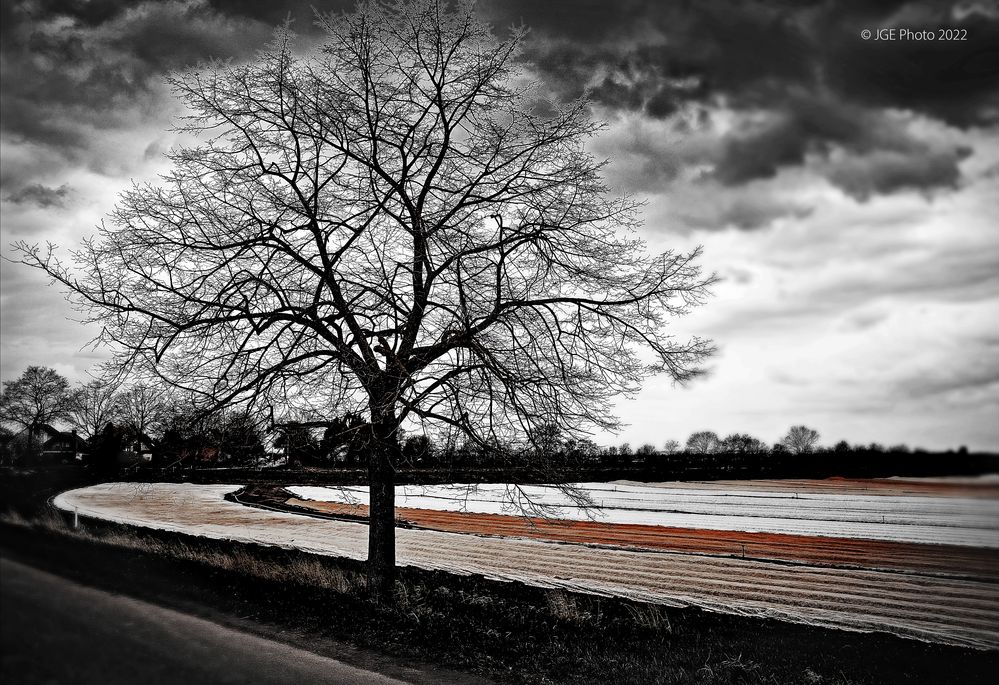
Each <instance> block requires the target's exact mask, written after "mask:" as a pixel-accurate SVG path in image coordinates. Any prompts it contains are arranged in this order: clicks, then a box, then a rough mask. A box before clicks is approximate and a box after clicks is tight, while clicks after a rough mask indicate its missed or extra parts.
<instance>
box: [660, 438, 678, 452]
mask: <svg viewBox="0 0 999 685" xmlns="http://www.w3.org/2000/svg"><path fill="white" fill-rule="evenodd" d="M679 451H680V443H679V442H678V441H676V440H673V439H672V438H671V439H669V440H667V441H666V442H664V443H663V454H676V453H677V452H679Z"/></svg>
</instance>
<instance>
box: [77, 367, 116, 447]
mask: <svg viewBox="0 0 999 685" xmlns="http://www.w3.org/2000/svg"><path fill="white" fill-rule="evenodd" d="M118 387H119V386H118V384H117V383H115V382H111V381H104V380H93V381H90V382H89V383H86V384H85V385H83V386H82V387H80V388H77V389H76V390H74V391H73V392H72V393H71V394H70V416H69V421H70V423H72V424H73V426H75V427H76V428H77V429H78V430H79V431H81V432H82V433H83V436H84V437H85V438H87V439H90V438H93V437H96V436H97V435H99V434H100V433H101V431H103V430H104V427H105V426H107V425H108V424H109V423H111V422H112V421H118V420H119V416H120V415H121V408H122V398H121V395H120V394H119V393H118Z"/></svg>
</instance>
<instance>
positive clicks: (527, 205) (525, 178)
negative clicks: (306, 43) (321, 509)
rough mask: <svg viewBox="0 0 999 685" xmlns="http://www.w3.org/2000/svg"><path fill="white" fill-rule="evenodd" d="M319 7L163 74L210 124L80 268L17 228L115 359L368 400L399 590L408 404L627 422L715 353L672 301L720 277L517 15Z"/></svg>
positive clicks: (259, 389)
mask: <svg viewBox="0 0 999 685" xmlns="http://www.w3.org/2000/svg"><path fill="white" fill-rule="evenodd" d="M321 23H322V26H323V28H324V29H325V30H326V34H327V35H326V39H325V43H324V44H323V45H322V46H321V47H320V48H319V49H318V50H317V51H316V52H314V53H312V54H310V55H308V56H307V57H304V58H299V57H296V55H294V54H293V53H292V50H291V37H290V36H289V35H287V34H283V33H282V34H279V36H278V38H277V40H276V41H275V43H274V44H272V45H271V46H269V47H267V48H265V49H264V50H263V51H262V52H260V53H259V54H258V55H257V57H256V59H255V60H253V61H252V62H250V63H249V64H230V63H218V64H211V65H206V66H204V67H203V68H201V69H198V70H196V71H193V72H190V73H188V74H186V75H180V76H177V77H176V78H174V79H172V81H171V85H172V86H173V88H174V91H175V92H176V93H177V94H178V95H179V96H180V97H181V98H183V100H184V102H185V103H186V104H187V106H188V108H189V111H190V112H191V114H190V116H189V117H188V119H187V120H186V124H185V126H184V128H185V130H187V131H189V132H192V133H201V134H204V135H206V136H208V137H207V139H206V140H205V141H204V142H203V143H202V144H200V145H199V146H198V147H194V148H188V149H179V150H174V151H172V152H171V153H170V155H169V156H170V159H171V160H172V161H173V163H174V168H173V171H172V172H171V173H170V174H168V175H167V176H166V177H165V178H164V181H163V183H162V184H160V185H156V186H154V185H141V186H136V187H134V188H133V189H132V190H130V191H129V192H127V193H125V194H124V195H123V196H122V197H121V200H120V203H119V205H118V207H117V209H116V210H115V212H114V214H113V215H112V216H111V219H110V222H109V223H110V225H107V226H104V227H102V228H101V231H100V237H99V239H97V240H94V241H91V242H87V243H86V244H85V245H84V247H83V248H82V250H81V251H80V252H79V253H78V255H77V260H76V270H75V271H71V270H68V269H67V268H64V267H63V266H62V265H61V264H59V262H58V261H57V260H56V259H55V258H54V257H53V255H52V252H51V251H44V250H41V249H39V248H38V247H37V246H31V245H28V244H23V243H22V244H21V245H20V252H21V255H22V259H23V261H24V262H25V263H28V264H30V265H33V266H36V267H40V268H42V269H44V270H45V271H47V272H48V273H49V274H50V275H51V276H52V277H54V278H55V279H57V280H58V281H60V282H61V283H62V284H63V285H65V286H66V287H67V288H68V289H69V290H70V292H71V293H72V294H74V295H75V300H76V302H77V303H78V304H79V305H81V306H82V307H83V308H84V309H85V310H86V311H88V312H89V314H90V317H91V318H92V319H93V320H98V321H100V322H101V324H102V325H103V338H104V339H105V340H106V341H108V342H111V343H114V344H115V345H117V346H118V349H119V350H121V351H120V353H119V354H118V355H117V357H116V363H117V364H118V365H119V366H121V367H122V368H126V369H128V370H129V371H130V372H131V373H133V374H138V375H139V376H140V377H145V378H156V379H160V380H161V381H162V382H163V383H164V384H165V385H167V386H168V387H178V388H186V389H189V390H191V391H192V392H194V393H195V395H196V396H197V397H199V398H200V401H199V407H200V408H201V409H202V410H203V411H211V410H212V409H214V408H217V407H222V406H225V405H230V404H243V405H258V406H262V407H267V406H269V405H277V404H285V403H290V404H295V405H297V406H299V407H300V408H303V409H304V410H309V411H313V412H314V413H315V415H316V416H317V417H328V416H330V415H331V413H333V409H334V408H335V409H336V413H343V412H348V411H351V412H362V411H363V412H364V413H365V414H366V415H367V416H369V417H370V420H369V426H370V431H371V441H370V444H371V445H372V446H373V449H372V451H371V456H370V461H369V464H368V479H369V484H370V502H371V508H370V526H369V546H368V561H369V573H370V580H371V588H372V590H373V592H374V593H375V595H376V596H381V597H385V596H387V595H388V591H389V589H390V588H391V587H392V580H393V577H394V569H395V544H394V525H395V517H394V505H395V500H394V477H393V464H394V463H397V462H398V460H399V459H400V458H401V454H400V445H399V440H398V436H397V433H398V431H399V430H400V428H401V427H402V426H403V424H404V423H406V424H414V425H415V426H417V427H419V428H420V429H421V431H422V432H428V431H432V430H434V429H437V430H441V431H445V430H451V431H460V432H461V433H464V434H466V435H467V436H469V439H470V440H472V441H474V443H475V444H476V445H478V446H479V448H480V449H493V446H495V445H500V444H505V443H506V442H508V441H509V440H510V439H513V438H514V437H515V436H520V437H523V435H524V434H525V433H527V432H528V431H530V430H532V429H534V428H536V427H538V426H543V425H546V424H554V425H557V426H559V427H560V428H561V430H562V432H563V433H564V434H566V435H575V434H586V433H588V432H592V431H593V430H601V429H610V430H613V429H615V428H616V427H617V426H618V422H617V420H616V418H615V417H614V416H613V415H612V412H611V403H612V401H613V399H614V398H616V397H618V396H620V395H621V394H622V393H631V392H634V391H636V390H637V389H638V388H639V386H640V383H641V381H642V380H643V379H644V378H645V377H646V376H648V375H649V374H651V373H665V374H667V375H668V376H670V377H671V378H672V379H674V380H677V381H685V380H687V379H689V378H691V377H693V376H694V375H696V374H697V373H699V366H700V363H701V361H702V360H703V358H704V356H705V355H706V354H708V353H709V352H710V351H711V348H710V345H709V344H708V343H707V342H705V341H702V340H698V339H694V340H692V341H689V342H682V341H678V340H677V339H676V338H675V337H673V336H672V335H668V334H667V333H666V323H667V321H669V320H670V319H672V318H673V317H676V316H679V315H682V314H685V313H687V312H688V311H689V310H690V308H691V307H693V306H695V305H697V304H699V303H701V302H702V301H703V299H704V297H705V295H706V289H707V288H708V286H709V285H710V284H711V283H712V281H713V279H712V277H708V276H705V275H703V274H702V273H701V272H700V269H699V267H698V266H697V264H696V260H697V256H698V252H697V251H695V252H693V253H691V254H677V253H673V252H666V253H664V254H659V255H649V254H648V253H647V251H646V249H645V246H644V244H643V243H642V242H641V241H640V240H639V239H638V238H636V237H635V235H634V233H633V231H634V229H635V228H636V227H637V225H638V219H637V216H638V213H637V210H638V205H637V203H636V202H635V201H633V200H631V199H629V198H621V197H615V196H613V195H611V194H610V193H609V191H608V188H607V187H606V186H605V184H604V183H603V182H602V180H601V178H600V170H601V166H602V163H601V162H600V161H598V160H596V159H594V158H593V157H592V156H591V155H590V154H589V153H588V152H587V151H586V142H587V141H588V140H589V139H590V138H591V136H593V135H594V134H595V133H597V132H598V131H599V130H600V129H601V124H599V123H597V122H594V121H593V120H591V118H590V108H589V106H588V104H587V103H586V102H585V101H577V102H572V103H569V104H559V103H551V102H542V101H541V100H540V99H539V95H538V93H539V91H538V89H537V88H536V87H535V86H534V85H531V84H528V82H527V81H526V80H525V78H524V76H525V74H524V73H523V72H522V71H520V69H521V67H520V64H521V62H520V61H519V59H518V55H519V53H520V51H521V47H522V45H523V41H524V37H525V30H523V29H513V30H512V34H511V36H510V38H509V39H508V40H503V41H499V40H497V39H496V38H495V37H493V35H492V34H491V31H490V29H489V27H488V26H487V25H486V24H484V23H482V22H481V21H479V20H478V19H477V18H476V17H475V16H474V6H473V5H472V4H471V3H465V2H461V3H457V4H455V5H452V4H450V3H445V2H443V1H442V0H411V1H402V2H384V3H382V2H363V3H361V4H359V5H358V9H357V11H356V12H355V13H353V14H346V15H340V16H329V17H324V18H322V19H321ZM639 348H645V349H647V350H649V352H650V355H649V356H645V357H640V356H639V355H638V354H637V350H638V349H639ZM650 362H651V363H650Z"/></svg>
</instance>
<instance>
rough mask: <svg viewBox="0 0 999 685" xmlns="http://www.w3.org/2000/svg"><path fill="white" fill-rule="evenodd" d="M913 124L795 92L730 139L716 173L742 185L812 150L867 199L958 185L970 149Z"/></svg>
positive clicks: (831, 175)
mask: <svg viewBox="0 0 999 685" xmlns="http://www.w3.org/2000/svg"><path fill="white" fill-rule="evenodd" d="M906 123H907V122H906V120H905V118H904V117H901V116H899V115H897V114H895V115H892V114H890V113H886V112H884V111H882V110H875V109H872V108H868V107H859V106H856V105H850V104H845V103H842V102H838V101H832V100H819V99H809V98H805V97H801V96H798V95H796V96H793V97H791V98H789V99H788V100H787V101H786V102H785V103H784V105H783V108H782V109H781V110H778V111H777V112H775V113H773V115H772V116H771V117H770V118H769V119H767V120H766V121H765V122H764V123H762V124H759V125H757V126H756V127H749V128H748V129H747V130H742V131H737V132H735V133H733V134H731V135H729V136H726V137H725V138H724V139H723V140H722V142H721V153H720V157H719V159H718V160H717V164H716V171H715V176H716V178H718V180H720V181H721V182H722V183H725V184H726V185H739V184H742V183H745V182H747V181H752V180H756V179H761V178H771V177H773V176H775V175H776V174H777V173H778V171H779V170H780V169H781V168H783V167H786V166H798V165H803V164H805V162H806V159H807V158H808V156H809V155H812V156H814V157H818V158H822V159H824V160H826V161H825V162H823V163H819V164H817V165H816V166H817V170H818V171H819V173H821V174H823V175H824V176H825V177H826V178H827V179H828V180H829V181H830V182H832V183H833V185H836V186H837V187H839V188H840V189H842V190H843V191H844V192H846V193H847V194H849V195H851V196H853V197H854V198H856V199H860V200H866V199H867V198H869V197H870V196H871V195H873V194H887V193H892V192H895V191H899V190H917V191H932V190H933V189H936V188H956V187H957V186H958V185H959V182H960V179H961V172H960V168H959V164H960V162H961V161H962V160H963V159H965V158H966V157H967V156H968V155H969V154H971V150H969V149H968V148H966V147H961V146H955V145H952V144H946V143H943V142H934V141H930V140H926V139H924V138H918V137H916V136H914V135H913V134H911V133H909V132H908V131H907V128H906ZM834 153H846V154H838V155H836V154H834ZM830 158H831V159H830Z"/></svg>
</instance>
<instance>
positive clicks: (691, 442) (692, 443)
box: [685, 431, 720, 454]
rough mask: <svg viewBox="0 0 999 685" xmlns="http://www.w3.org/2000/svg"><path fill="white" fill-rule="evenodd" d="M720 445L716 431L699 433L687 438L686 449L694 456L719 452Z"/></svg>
mask: <svg viewBox="0 0 999 685" xmlns="http://www.w3.org/2000/svg"><path fill="white" fill-rule="evenodd" d="M719 444H720V443H719V440H718V434H717V433H715V432H714V431H699V432H697V433H693V434H692V435H691V436H690V437H689V438H687V445H686V447H685V449H686V450H687V451H688V452H691V453H693V454H711V453H712V452H717V451H718V447H719Z"/></svg>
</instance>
